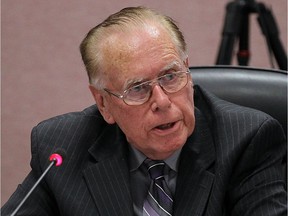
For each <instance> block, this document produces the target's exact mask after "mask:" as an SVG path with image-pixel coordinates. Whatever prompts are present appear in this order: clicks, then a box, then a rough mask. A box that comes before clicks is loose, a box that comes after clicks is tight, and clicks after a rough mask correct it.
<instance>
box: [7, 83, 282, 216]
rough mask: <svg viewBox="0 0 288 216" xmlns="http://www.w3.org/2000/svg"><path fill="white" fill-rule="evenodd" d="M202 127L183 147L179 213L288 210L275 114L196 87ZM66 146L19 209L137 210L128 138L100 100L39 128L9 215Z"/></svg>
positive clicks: (123, 212) (33, 211) (57, 211)
mask: <svg viewBox="0 0 288 216" xmlns="http://www.w3.org/2000/svg"><path fill="white" fill-rule="evenodd" d="M195 104H196V107H197V108H195V113H196V114H195V115H196V128H195V131H194V132H193V135H192V136H191V137H189V138H188V140H187V143H186V144H185V146H184V147H183V150H182V152H181V155H180V157H181V159H180V164H179V174H178V179H177V186H176V192H175V197H174V211H175V212H174V215H176V216H178V215H183V216H190V215H206V216H208V215H210V216H218V215H241V216H244V215H249V216H251V215H263V216H264V215H265V216H267V215H286V213H287V212H286V211H287V210H286V191H285V187H286V186H285V184H286V181H285V180H284V175H283V166H282V165H283V164H282V163H283V157H284V155H285V153H286V144H285V143H286V141H285V138H284V133H283V131H282V129H281V126H280V125H279V123H278V122H277V121H276V120H274V119H273V118H271V117H270V116H268V115H266V114H264V113H262V112H259V111H256V110H252V109H248V108H244V107H240V106H237V105H234V104H231V103H228V102H225V101H223V100H220V99H218V98H216V97H215V96H213V95H211V94H209V93H208V92H206V91H205V90H201V89H200V88H195ZM58 148H61V149H64V150H65V151H66V158H65V160H64V162H63V164H62V166H60V167H53V168H52V169H51V170H50V172H49V173H48V174H47V176H46V177H45V179H44V180H43V181H42V183H41V185H39V186H38V187H37V189H36V191H34V192H33V193H32V195H31V197H30V198H29V199H28V200H27V201H26V203H25V204H24V205H23V206H22V208H21V209H20V211H19V214H18V215H37V216H39V215H41V216H42V215H43V216H44V215H51V216H57V215H67V216H68V215H69V216H74V215H75V216H82V215H83V216H89V215H91V216H92V215H93V216H96V215H102V216H109V215H111V216H112V215H115V216H116V215H117V216H118V215H123V216H129V215H133V204H132V201H133V200H132V198H131V194H130V185H129V168H128V162H127V144H126V141H125V137H124V136H123V134H122V132H121V131H120V129H119V128H118V127H117V125H108V124H107V123H105V121H104V120H103V118H102V117H101V115H100V113H99V111H98V110H97V108H96V106H91V107H89V108H87V109H85V110H84V111H82V112H77V113H69V114H65V115H61V116H58V117H54V118H52V119H49V120H46V121H43V122H42V123H40V124H39V125H38V126H36V127H35V128H34V129H33V131H32V160H31V167H32V171H31V172H30V174H29V175H28V177H27V178H26V179H25V180H24V182H23V183H22V184H21V185H20V186H19V187H18V188H17V190H16V192H15V193H14V194H13V195H12V197H11V198H10V200H9V201H8V202H7V203H6V205H4V206H3V208H2V215H3V216H5V215H8V213H11V212H12V210H13V209H14V208H15V207H16V205H17V204H18V203H19V202H20V200H21V199H22V198H23V197H24V195H25V194H26V193H27V191H28V190H29V189H30V188H31V187H32V185H33V184H34V183H35V181H36V180H37V179H38V178H39V176H40V175H41V174H42V172H43V170H44V169H45V168H46V167H47V166H48V164H49V161H48V158H49V155H50V154H51V153H53V152H54V151H56V149H58Z"/></svg>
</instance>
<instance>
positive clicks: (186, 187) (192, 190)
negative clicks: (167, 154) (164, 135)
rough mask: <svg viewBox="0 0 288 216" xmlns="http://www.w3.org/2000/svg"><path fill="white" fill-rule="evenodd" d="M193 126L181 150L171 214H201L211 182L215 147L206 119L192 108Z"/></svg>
mask: <svg viewBox="0 0 288 216" xmlns="http://www.w3.org/2000/svg"><path fill="white" fill-rule="evenodd" d="M195 116H196V127H195V130H194V132H193V135H192V136H191V137H190V138H189V139H188V141H187V143H186V145H185V146H184V148H183V150H182V153H181V156H180V157H181V161H180V164H179V170H178V172H179V173H178V179H177V188H176V193H175V203H174V206H175V207H174V215H176V216H177V215H203V213H204V210H205V207H206V205H207V201H208V198H209V195H210V192H211V188H212V185H213V181H214V173H213V168H214V166H213V165H214V161H215V149H214V144H213V139H212V134H211V131H210V129H209V126H208V124H207V121H206V119H205V118H204V117H203V116H202V115H201V114H200V112H199V110H197V109H196V111H195Z"/></svg>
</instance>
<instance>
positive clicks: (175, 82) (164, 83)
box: [104, 71, 189, 106]
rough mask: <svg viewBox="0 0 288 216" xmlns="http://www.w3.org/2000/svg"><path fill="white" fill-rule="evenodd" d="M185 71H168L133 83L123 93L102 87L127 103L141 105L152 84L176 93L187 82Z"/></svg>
mask: <svg viewBox="0 0 288 216" xmlns="http://www.w3.org/2000/svg"><path fill="white" fill-rule="evenodd" d="M188 74H189V72H187V71H178V72H174V73H168V74H165V75H163V76H160V77H157V78H156V79H153V80H149V81H146V82H143V83H141V84H138V85H134V86H132V87H129V88H128V89H126V90H124V92H123V94H122V95H120V94H116V93H113V92H111V91H110V90H108V89H104V90H105V91H106V92H108V93H109V94H111V95H113V96H115V97H117V98H119V99H122V100H123V101H124V103H126V104H127V105H132V106H133V105H141V104H144V103H145V102H147V101H148V100H149V98H150V97H151V94H152V90H153V86H154V84H158V85H159V86H160V87H161V88H162V89H163V90H164V92H165V93H169V94H171V93H176V92H178V91H180V90H181V89H183V88H184V87H185V86H186V85H187V83H188Z"/></svg>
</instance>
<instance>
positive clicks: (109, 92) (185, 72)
mask: <svg viewBox="0 0 288 216" xmlns="http://www.w3.org/2000/svg"><path fill="white" fill-rule="evenodd" d="M179 73H183V74H185V75H186V79H187V80H186V83H185V85H184V86H183V87H182V88H180V89H179V90H177V91H175V92H169V91H166V90H165V89H164V87H163V86H162V85H161V83H160V80H161V79H162V78H164V77H165V76H167V75H169V74H179ZM189 74H190V71H189V69H187V71H175V72H173V73H167V74H165V75H162V76H159V77H156V78H154V79H152V80H148V81H145V82H142V83H140V84H138V85H135V86H132V87H129V88H127V89H125V90H124V91H123V93H122V94H117V93H114V92H112V91H110V90H108V89H107V88H104V89H103V90H104V91H105V92H107V93H108V94H110V95H112V96H114V97H117V98H118V99H121V100H123V102H124V103H125V104H127V105H129V106H138V105H142V104H144V103H146V102H147V101H148V100H149V99H150V97H151V95H152V89H153V86H154V85H155V84H156V85H159V86H160V87H161V89H162V90H163V92H165V93H166V94H173V93H176V92H179V91H180V90H182V89H183V88H184V87H185V86H186V85H187V83H188V75H189ZM143 84H148V85H150V86H152V88H151V90H150V92H149V94H150V95H149V97H147V100H145V101H143V102H141V103H139V104H129V103H127V102H126V101H125V94H126V93H127V91H129V89H131V88H134V87H137V86H139V85H143Z"/></svg>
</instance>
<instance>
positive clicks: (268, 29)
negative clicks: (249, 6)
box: [258, 4, 287, 70]
mask: <svg viewBox="0 0 288 216" xmlns="http://www.w3.org/2000/svg"><path fill="white" fill-rule="evenodd" d="M258 13H259V17H258V22H259V24H260V27H261V30H262V33H263V34H264V35H265V37H266V41H267V45H268V48H269V50H272V51H273V54H274V56H275V59H276V61H277V63H278V66H279V68H280V69H282V70H287V54H286V53H285V51H284V48H283V46H282V44H281V42H280V40H279V37H278V35H279V31H278V28H277V25H276V22H275V19H274V17H273V15H272V12H271V11H270V10H268V9H266V7H265V6H264V4H258Z"/></svg>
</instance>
